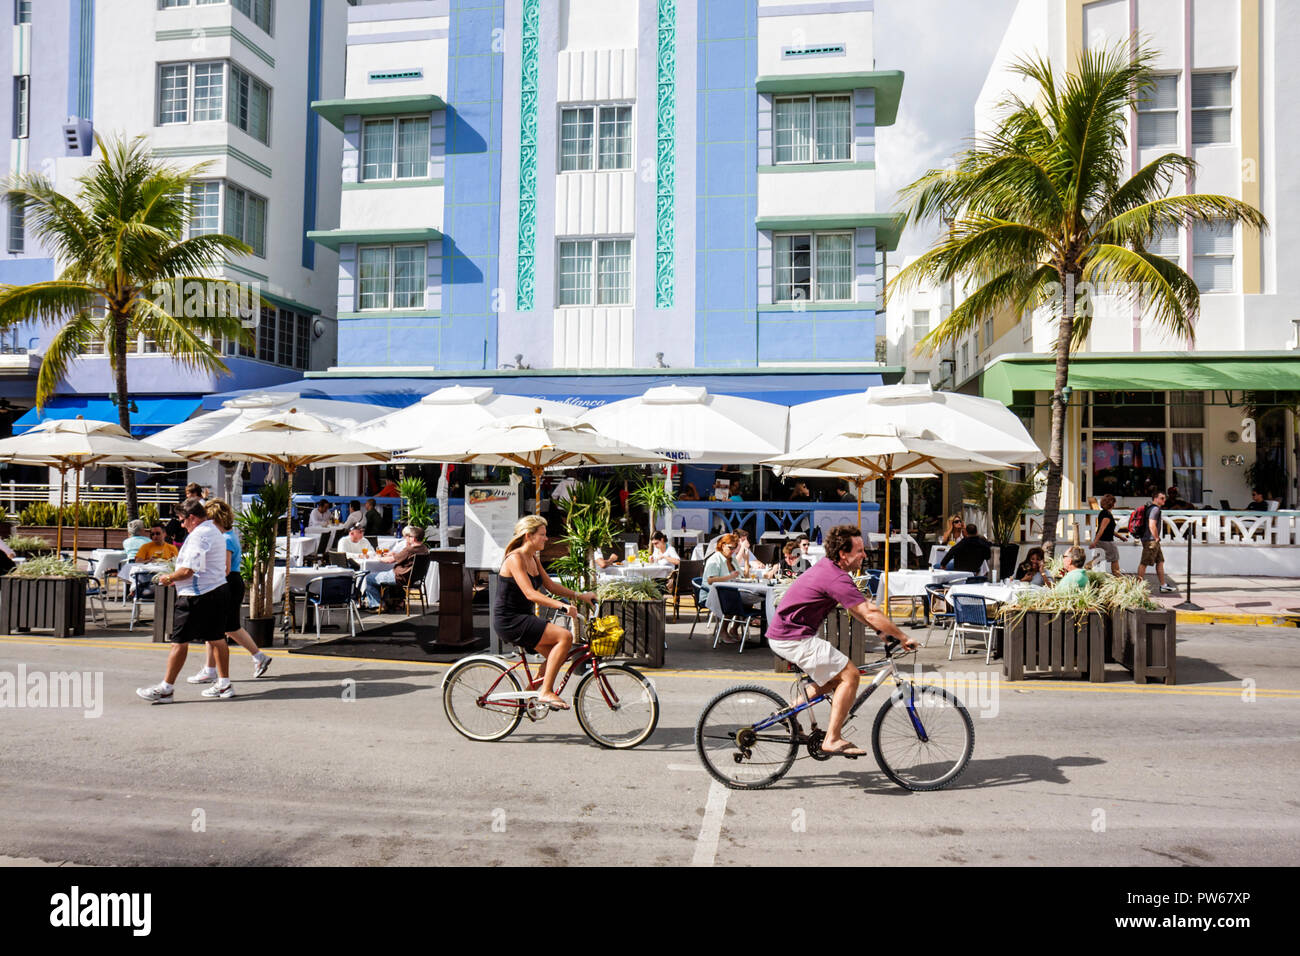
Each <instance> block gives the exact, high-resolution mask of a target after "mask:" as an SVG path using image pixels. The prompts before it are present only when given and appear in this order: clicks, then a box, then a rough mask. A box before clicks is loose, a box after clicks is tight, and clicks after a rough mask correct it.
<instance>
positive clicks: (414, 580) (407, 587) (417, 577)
mask: <svg viewBox="0 0 1300 956" xmlns="http://www.w3.org/2000/svg"><path fill="white" fill-rule="evenodd" d="M432 560H433V555H431V554H417V555H416V556H415V560H414V561H413V562H411V576H410V577H408V578H407V579H406V584H404V585H402V584H388V585H385V587H386V588H401V589H402V597H403V600H404V602H405V604H404V606H405V608H406V611H405V613H406V615H407V616H408V617H409V616H410V614H411V592H412V591H414V592H415V594H416V595H417V596H418V597H419V598H420V613H421V614H424V613H426V612H427V611H428V609H429V600H428V595H426V594H425V592H424V582H425V579H426V578H428V576H429V564H430V562H431V561H432Z"/></svg>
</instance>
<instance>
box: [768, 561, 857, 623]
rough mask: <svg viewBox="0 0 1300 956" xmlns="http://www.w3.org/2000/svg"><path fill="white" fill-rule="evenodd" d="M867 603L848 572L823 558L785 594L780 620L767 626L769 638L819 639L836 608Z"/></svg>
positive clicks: (777, 615)
mask: <svg viewBox="0 0 1300 956" xmlns="http://www.w3.org/2000/svg"><path fill="white" fill-rule="evenodd" d="M866 600H867V598H866V595H864V594H863V593H862V592H861V591H859V590H858V589H857V588H856V587H855V586H854V584H853V579H852V578H851V577H849V574H848V572H847V571H845V570H844V569H843V568H841V567H840V566H839V565H837V564H836V563H835V562H834V561H832V560H831V559H830V558H822V560H820V561H818V562H817V563H816V564H814V565H813V566H812V567H811V568H809V569H808V570H807V571H805V572H804V573H803V574H801V575H800V576H799V579H798V580H797V581H795V582H794V584H793V585H792V586H791V588H790V590H788V591H786V592H785V596H784V597H783V598H781V606H780V607H779V608H778V609H777V612H776V620H775V621H772V622H771V623H770V624H768V626H767V637H768V639H769V640H776V641H801V640H804V639H805V638H809V637H815V636H816V635H817V631H818V630H820V629H821V626H822V621H824V620H826V616H827V615H828V614H830V613H831V611H833V610H835V605H837V604H842V605H843V606H844V607H845V608H851V607H857V606H858V605H859V604H861V603H863V602H864V601H866Z"/></svg>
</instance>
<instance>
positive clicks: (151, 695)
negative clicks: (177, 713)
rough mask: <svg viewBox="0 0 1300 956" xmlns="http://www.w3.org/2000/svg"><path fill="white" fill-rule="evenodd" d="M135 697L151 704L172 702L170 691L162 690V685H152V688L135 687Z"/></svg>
mask: <svg viewBox="0 0 1300 956" xmlns="http://www.w3.org/2000/svg"><path fill="white" fill-rule="evenodd" d="M135 693H136V696H137V697H139V698H141V699H142V700H147V701H149V703H151V704H170V703H171V702H172V691H170V690H163V688H162V684H154V685H153V686H152V687H137V688H136V689H135Z"/></svg>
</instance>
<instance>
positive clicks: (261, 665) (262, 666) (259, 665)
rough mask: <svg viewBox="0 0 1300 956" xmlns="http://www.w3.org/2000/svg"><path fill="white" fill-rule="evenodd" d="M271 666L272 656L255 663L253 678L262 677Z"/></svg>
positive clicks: (266, 655)
mask: <svg viewBox="0 0 1300 956" xmlns="http://www.w3.org/2000/svg"><path fill="white" fill-rule="evenodd" d="M270 666H271V655H270V654H265V655H263V657H262V659H261V660H260V661H257V660H255V661H253V676H254V677H261V676H262V675H263V674H265V673H266V669H267V668H268V667H270Z"/></svg>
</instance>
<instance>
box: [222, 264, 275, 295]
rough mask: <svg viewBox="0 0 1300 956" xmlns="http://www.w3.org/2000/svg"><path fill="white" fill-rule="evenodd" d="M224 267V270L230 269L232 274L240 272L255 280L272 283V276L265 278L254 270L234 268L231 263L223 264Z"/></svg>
mask: <svg viewBox="0 0 1300 956" xmlns="http://www.w3.org/2000/svg"><path fill="white" fill-rule="evenodd" d="M223 266H224V268H226V269H229V270H230V271H231V272H239V273H242V274H243V275H246V276H252V277H253V278H254V279H259V280H261V281H262V282H270V281H271V277H270V276H264V275H262V273H260V272H254V271H253V270H252V269H245V268H244V267H243V266H233V265H231V264H230V263H229V262H226V263H223ZM259 291H260V290H259Z"/></svg>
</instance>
